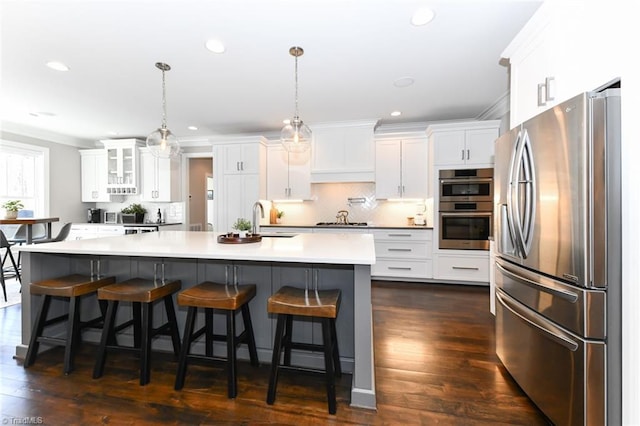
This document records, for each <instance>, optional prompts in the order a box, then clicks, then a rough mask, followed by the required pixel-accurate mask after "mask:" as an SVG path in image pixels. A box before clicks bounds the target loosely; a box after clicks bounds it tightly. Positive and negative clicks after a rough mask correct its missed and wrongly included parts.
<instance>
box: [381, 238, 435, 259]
mask: <svg viewBox="0 0 640 426" xmlns="http://www.w3.org/2000/svg"><path fill="white" fill-rule="evenodd" d="M375 245H376V259H379V258H381V257H391V258H401V259H427V258H430V257H431V246H430V245H429V244H428V243H427V242H426V241H415V242H408V243H407V242H402V241H397V242H396V241H376V243H375Z"/></svg>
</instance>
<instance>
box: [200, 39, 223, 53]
mask: <svg viewBox="0 0 640 426" xmlns="http://www.w3.org/2000/svg"><path fill="white" fill-rule="evenodd" d="M205 46H207V49H209V50H210V51H212V52H213V53H224V51H225V47H224V44H223V43H222V42H221V41H220V40H215V39H211V40H207V43H206V44H205Z"/></svg>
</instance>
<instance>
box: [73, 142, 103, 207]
mask: <svg viewBox="0 0 640 426" xmlns="http://www.w3.org/2000/svg"><path fill="white" fill-rule="evenodd" d="M80 169H81V185H82V202H84V203H98V202H109V201H110V199H109V194H108V193H107V151H105V150H104V149H82V150H80Z"/></svg>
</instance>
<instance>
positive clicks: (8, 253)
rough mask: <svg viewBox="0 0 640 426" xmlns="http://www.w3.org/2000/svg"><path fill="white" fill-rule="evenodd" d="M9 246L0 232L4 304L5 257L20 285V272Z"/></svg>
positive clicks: (0, 275)
mask: <svg viewBox="0 0 640 426" xmlns="http://www.w3.org/2000/svg"><path fill="white" fill-rule="evenodd" d="M11 246H12V244H11V243H9V240H7V237H6V236H5V235H4V232H2V230H0V250H2V249H5V250H6V252H5V254H4V256H2V263H1V264H0V282H1V284H2V294H3V295H4V301H5V302H6V301H7V288H6V285H5V282H4V279H5V277H4V262H5V261H6V260H7V257H8V258H9V259H10V260H11V265H12V266H13V270H14V271H15V275H16V278H18V281H19V282H20V283H22V280H21V279H20V270H19V269H18V264H17V263H16V261H15V259H14V257H13V253H11Z"/></svg>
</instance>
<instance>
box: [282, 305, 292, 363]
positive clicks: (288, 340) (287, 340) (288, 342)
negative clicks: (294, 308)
mask: <svg viewBox="0 0 640 426" xmlns="http://www.w3.org/2000/svg"><path fill="white" fill-rule="evenodd" d="M285 317H286V327H285V328H286V330H285V333H284V339H283V345H284V365H287V366H289V365H291V346H292V344H293V343H292V339H293V315H285Z"/></svg>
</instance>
